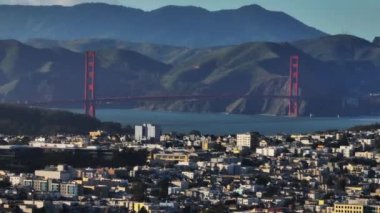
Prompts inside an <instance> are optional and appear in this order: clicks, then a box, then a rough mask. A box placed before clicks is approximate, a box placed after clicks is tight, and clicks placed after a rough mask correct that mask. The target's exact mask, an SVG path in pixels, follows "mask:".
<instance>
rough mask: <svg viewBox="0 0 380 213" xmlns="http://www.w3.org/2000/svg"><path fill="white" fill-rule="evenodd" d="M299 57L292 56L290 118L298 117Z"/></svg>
mask: <svg viewBox="0 0 380 213" xmlns="http://www.w3.org/2000/svg"><path fill="white" fill-rule="evenodd" d="M298 69H299V56H298V55H293V56H290V75H289V112H288V116H289V117H298V110H299V109H298V104H299V103H298V98H299V84H298V78H299V72H298Z"/></svg>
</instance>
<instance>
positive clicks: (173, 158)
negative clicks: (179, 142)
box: [153, 153, 189, 162]
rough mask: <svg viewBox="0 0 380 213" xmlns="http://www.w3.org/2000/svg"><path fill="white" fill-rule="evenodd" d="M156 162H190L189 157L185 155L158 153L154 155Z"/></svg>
mask: <svg viewBox="0 0 380 213" xmlns="http://www.w3.org/2000/svg"><path fill="white" fill-rule="evenodd" d="M153 159H154V160H164V161H178V162H189V155H188V154H184V153H158V154H154V155H153Z"/></svg>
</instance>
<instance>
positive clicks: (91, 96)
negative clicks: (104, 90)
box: [84, 51, 96, 117]
mask: <svg viewBox="0 0 380 213" xmlns="http://www.w3.org/2000/svg"><path fill="white" fill-rule="evenodd" d="M95 56H96V53H95V51H87V52H86V53H85V70H84V72H85V76H84V113H85V114H86V115H88V116H90V117H95Z"/></svg>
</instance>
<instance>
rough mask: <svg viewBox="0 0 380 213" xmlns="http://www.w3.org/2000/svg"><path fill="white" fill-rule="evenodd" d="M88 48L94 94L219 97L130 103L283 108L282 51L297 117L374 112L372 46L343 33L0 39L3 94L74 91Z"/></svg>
mask: <svg viewBox="0 0 380 213" xmlns="http://www.w3.org/2000/svg"><path fill="white" fill-rule="evenodd" d="M89 47H91V49H96V50H97V88H98V89H97V95H98V97H108V96H112V97H115V96H145V95H193V94H197V95H224V94H239V95H245V97H243V98H239V97H224V98H215V99H210V100H175V101H173V100H172V101H138V102H130V103H129V105H128V106H129V107H139V108H144V109H151V110H169V111H197V112H199V111H203V112H229V113H247V114H258V113H263V114H274V115H285V114H286V112H287V107H288V102H287V100H286V99H274V98H257V97H258V96H262V95H269V96H270V95H287V93H288V92H287V91H288V75H289V70H288V67H289V56H290V55H293V54H297V55H299V56H300V87H301V94H302V97H303V98H302V100H301V101H300V106H301V107H300V112H301V114H303V115H308V114H315V115H336V114H341V115H344V114H347V115H363V114H376V113H378V112H379V110H378V109H377V106H378V103H377V100H372V99H368V96H369V94H370V93H377V92H378V91H380V86H379V84H378V82H379V80H380V64H379V61H380V60H379V59H380V47H379V46H378V45H377V44H376V43H375V42H372V43H371V42H369V41H366V40H363V39H361V38H358V37H354V36H349V35H336V36H324V37H321V38H317V39H308V40H300V41H296V42H293V43H274V42H249V43H244V44H240V45H232V46H223V47H209V48H197V49H192V48H186V47H173V46H167V45H154V44H145V43H143V44H138V43H128V42H121V41H117V40H99V39H95V40H94V39H88V40H84V39H82V40H72V41H52V40H30V41H28V43H27V44H24V43H21V42H18V41H15V40H2V41H0V73H1V74H0V84H1V86H0V97H1V99H2V100H3V101H13V102H14V101H18V100H30V101H32V100H38V101H41V100H59V99H76V98H78V99H79V98H81V96H82V92H81V91H82V90H83V77H84V75H83V63H84V62H83V61H84V56H83V53H82V51H83V50H84V49H86V48H89Z"/></svg>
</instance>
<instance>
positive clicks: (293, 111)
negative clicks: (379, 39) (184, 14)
mask: <svg viewBox="0 0 380 213" xmlns="http://www.w3.org/2000/svg"><path fill="white" fill-rule="evenodd" d="M95 59H96V52H95V51H87V52H85V70H84V71H85V72H84V74H85V78H84V98H83V99H66V100H49V101H25V102H24V103H23V104H25V105H29V106H41V105H57V104H70V103H73V104H74V103H83V107H84V113H85V114H86V115H88V116H90V117H95V116H96V105H97V104H99V103H103V102H123V101H136V100H137V101H138V100H148V101H160V100H194V99H196V100H202V99H204V100H210V99H222V98H248V97H249V98H257V99H268V98H269V99H286V100H288V116H289V117H298V115H299V101H300V99H301V96H300V92H299V89H300V88H299V56H298V55H292V56H290V63H289V66H290V67H289V85H288V86H289V91H288V95H245V94H213V95H202V94H199V95H198V94H190V95H159V96H124V97H96V95H95V94H96V93H95V91H96V72H95V68H96V60H95Z"/></svg>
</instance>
